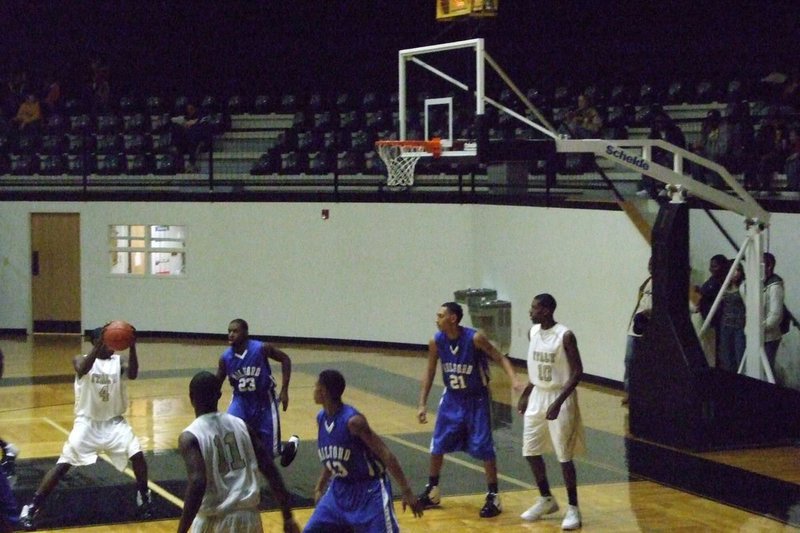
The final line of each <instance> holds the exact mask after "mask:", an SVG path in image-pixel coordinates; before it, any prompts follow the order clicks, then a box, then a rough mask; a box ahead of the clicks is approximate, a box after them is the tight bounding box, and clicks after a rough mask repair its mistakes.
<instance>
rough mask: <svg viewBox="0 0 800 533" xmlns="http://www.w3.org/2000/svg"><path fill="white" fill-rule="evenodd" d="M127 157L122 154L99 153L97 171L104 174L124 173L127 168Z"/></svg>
mask: <svg viewBox="0 0 800 533" xmlns="http://www.w3.org/2000/svg"><path fill="white" fill-rule="evenodd" d="M124 159H125V157H124V156H122V155H120V154H98V155H97V165H96V168H97V173H98V174H102V175H104V176H110V175H116V174H122V172H123V170H125V163H124Z"/></svg>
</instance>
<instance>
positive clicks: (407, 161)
mask: <svg viewBox="0 0 800 533" xmlns="http://www.w3.org/2000/svg"><path fill="white" fill-rule="evenodd" d="M375 150H377V151H378V155H379V156H380V157H381V159H382V160H383V163H384V164H385V165H386V172H387V174H388V175H389V177H388V179H387V180H386V185H388V186H389V187H408V186H411V185H413V184H414V167H415V166H416V165H417V161H419V158H420V157H422V156H423V154H426V153H430V154H433V157H439V156H441V155H442V141H441V139H439V138H433V139H431V140H430V141H377V142H376V143H375Z"/></svg>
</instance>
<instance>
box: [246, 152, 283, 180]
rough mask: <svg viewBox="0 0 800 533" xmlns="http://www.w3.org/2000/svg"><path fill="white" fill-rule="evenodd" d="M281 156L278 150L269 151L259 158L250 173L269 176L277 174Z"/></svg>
mask: <svg viewBox="0 0 800 533" xmlns="http://www.w3.org/2000/svg"><path fill="white" fill-rule="evenodd" d="M280 165H281V158H280V154H278V153H277V152H274V151H272V152H267V153H265V154H263V155H262V156H261V157H259V158H258V161H256V162H255V163H254V164H253V167H252V168H251V169H250V174H251V175H253V176H267V175H270V174H275V173H277V172H278V170H279V169H280Z"/></svg>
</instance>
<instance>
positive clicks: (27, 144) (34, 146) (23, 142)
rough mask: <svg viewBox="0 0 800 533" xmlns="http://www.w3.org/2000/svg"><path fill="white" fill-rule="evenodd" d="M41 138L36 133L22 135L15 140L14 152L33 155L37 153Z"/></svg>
mask: <svg viewBox="0 0 800 533" xmlns="http://www.w3.org/2000/svg"><path fill="white" fill-rule="evenodd" d="M41 141H42V138H41V137H40V136H39V135H38V134H36V133H24V134H22V135H20V136H19V139H17V145H16V146H15V147H14V152H16V153H18V154H35V153H36V152H38V151H39V145H40V143H41Z"/></svg>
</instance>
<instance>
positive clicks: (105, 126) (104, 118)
mask: <svg viewBox="0 0 800 533" xmlns="http://www.w3.org/2000/svg"><path fill="white" fill-rule="evenodd" d="M121 125H122V121H121V120H120V118H119V116H117V115H116V114H114V113H102V114H100V115H97V127H96V131H97V133H119V131H120V127H121Z"/></svg>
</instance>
